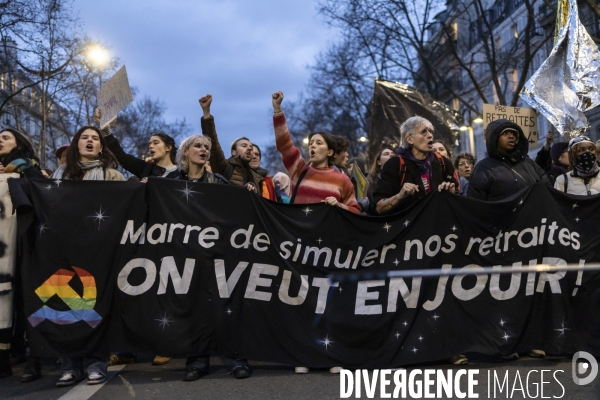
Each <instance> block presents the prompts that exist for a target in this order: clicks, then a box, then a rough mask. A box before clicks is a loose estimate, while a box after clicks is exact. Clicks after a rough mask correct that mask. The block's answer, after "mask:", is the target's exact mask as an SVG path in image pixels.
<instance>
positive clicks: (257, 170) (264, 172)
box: [255, 167, 269, 178]
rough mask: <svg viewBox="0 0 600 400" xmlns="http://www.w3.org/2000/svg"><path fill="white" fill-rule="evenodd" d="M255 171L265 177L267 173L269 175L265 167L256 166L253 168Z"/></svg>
mask: <svg viewBox="0 0 600 400" xmlns="http://www.w3.org/2000/svg"><path fill="white" fill-rule="evenodd" d="M255 171H256V172H258V174H259V175H260V176H262V177H263V178H266V177H267V175H269V170H268V169H265V168H261V167H258V168H256V169H255Z"/></svg>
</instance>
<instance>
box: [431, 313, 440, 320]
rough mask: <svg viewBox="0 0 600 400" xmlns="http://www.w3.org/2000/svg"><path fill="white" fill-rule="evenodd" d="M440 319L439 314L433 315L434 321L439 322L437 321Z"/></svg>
mask: <svg viewBox="0 0 600 400" xmlns="http://www.w3.org/2000/svg"><path fill="white" fill-rule="evenodd" d="M439 317H440V316H439V315H437V314H433V317H431V318H433V320H434V321H437V319H438V318H439Z"/></svg>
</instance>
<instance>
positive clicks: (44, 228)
mask: <svg viewBox="0 0 600 400" xmlns="http://www.w3.org/2000/svg"><path fill="white" fill-rule="evenodd" d="M46 229H49V228H48V227H47V226H46V224H44V223H42V224H40V226H38V231H39V232H40V236H42V233H44V231H45V230H46Z"/></svg>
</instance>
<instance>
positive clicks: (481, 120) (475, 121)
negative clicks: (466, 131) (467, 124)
mask: <svg viewBox="0 0 600 400" xmlns="http://www.w3.org/2000/svg"><path fill="white" fill-rule="evenodd" d="M482 122H483V118H481V117H477V118H475V119H474V120H473V123H474V124H481V123H482Z"/></svg>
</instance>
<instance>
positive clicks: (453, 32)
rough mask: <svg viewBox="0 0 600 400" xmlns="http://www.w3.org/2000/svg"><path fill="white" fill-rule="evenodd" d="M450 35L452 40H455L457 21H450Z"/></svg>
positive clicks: (456, 36) (456, 37) (456, 38)
mask: <svg viewBox="0 0 600 400" xmlns="http://www.w3.org/2000/svg"><path fill="white" fill-rule="evenodd" d="M450 36H451V37H452V40H454V41H456V40H458V22H456V21H454V22H453V23H452V29H451V31H450Z"/></svg>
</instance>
